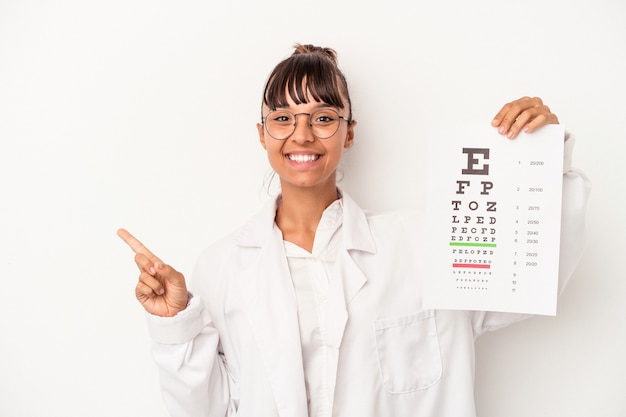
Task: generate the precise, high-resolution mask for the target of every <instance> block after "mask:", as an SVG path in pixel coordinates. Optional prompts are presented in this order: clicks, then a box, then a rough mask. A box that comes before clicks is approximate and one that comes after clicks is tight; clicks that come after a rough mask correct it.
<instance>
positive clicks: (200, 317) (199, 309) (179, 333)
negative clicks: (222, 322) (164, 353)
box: [146, 294, 211, 345]
mask: <svg viewBox="0 0 626 417" xmlns="http://www.w3.org/2000/svg"><path fill="white" fill-rule="evenodd" d="M189 297H190V299H189V304H188V305H187V308H186V309H184V310H183V311H181V312H179V313H178V314H176V315H175V316H174V317H159V316H155V315H153V314H150V313H146V320H147V322H148V332H149V333H150V337H152V340H153V341H154V342H156V343H161V344H167V345H172V344H179V343H186V342H189V341H191V340H192V339H193V338H194V337H196V336H197V335H198V334H199V333H200V331H201V330H202V329H203V328H204V327H205V326H206V325H207V324H209V323H210V322H211V320H210V317H209V314H208V311H207V310H206V309H205V307H204V303H202V300H201V299H200V298H199V297H194V296H193V295H192V294H190V295H189Z"/></svg>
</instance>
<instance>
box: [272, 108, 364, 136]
mask: <svg viewBox="0 0 626 417" xmlns="http://www.w3.org/2000/svg"><path fill="white" fill-rule="evenodd" d="M323 110H332V111H334V112H335V113H337V120H339V121H340V122H341V120H343V121H345V122H347V123H348V125H350V123H352V119H350V118H347V117H344V116H341V115H340V114H339V112H338V111H337V110H335V109H333V108H330V107H324V108H321V109H317V110H315V111H313V112H312V113H305V112H301V113H292V112H290V111H289V110H271V111H270V112H269V113H267V114H266V115H265V116H262V117H261V124H262V125H263V127H264V129H265V131H266V132H267V134H268V135H270V137H271V138H272V139H274V140H287V139H289V138H290V137H291V135H293V134H294V132H295V131H296V127H297V124H298V116H300V115H304V116H308V117H307V119H308V121H307V126H309V129H311V134H312V135H313V136H314V137H315V138H317V139H320V140H326V139H329V138H332V137H333V136H334V135H335V133H337V132H338V131H339V126H340V125H341V123H337V129H336V130H335V131H334V132H333V133H332V134H331V135H329V136H326V137H324V138H323V137H321V136H317V135H316V134H315V133H314V132H313V123H311V116H312V115H313V114H315V113H317V112H319V111H323ZM276 111H281V112H285V113H289V114H291V115H292V116H293V130H292V131H291V133H290V134H288V135H287V136H285V137H284V138H280V139H279V138H277V137H275V136H274V135H272V134H271V133H270V131H269V129H268V128H267V122H266V120H267V118H268V117H269V115H270V114H272V113H274V112H276Z"/></svg>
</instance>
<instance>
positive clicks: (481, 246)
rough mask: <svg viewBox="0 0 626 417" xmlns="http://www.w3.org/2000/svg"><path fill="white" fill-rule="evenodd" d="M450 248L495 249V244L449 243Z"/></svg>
mask: <svg viewBox="0 0 626 417" xmlns="http://www.w3.org/2000/svg"><path fill="white" fill-rule="evenodd" d="M450 246H476V247H479V248H495V247H496V244H495V243H471V242H450Z"/></svg>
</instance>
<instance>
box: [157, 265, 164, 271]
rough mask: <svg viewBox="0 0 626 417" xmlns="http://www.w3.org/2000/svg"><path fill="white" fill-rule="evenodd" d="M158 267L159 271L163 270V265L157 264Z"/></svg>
mask: <svg viewBox="0 0 626 417" xmlns="http://www.w3.org/2000/svg"><path fill="white" fill-rule="evenodd" d="M156 267H157V269H158V270H159V271H161V270H163V264H162V263H157V264H156Z"/></svg>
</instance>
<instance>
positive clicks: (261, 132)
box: [256, 123, 267, 150]
mask: <svg viewBox="0 0 626 417" xmlns="http://www.w3.org/2000/svg"><path fill="white" fill-rule="evenodd" d="M256 129H257V130H258V131H259V142H261V146H263V149H265V150H267V145H266V144H265V129H263V125H262V124H261V123H257V124H256Z"/></svg>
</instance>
